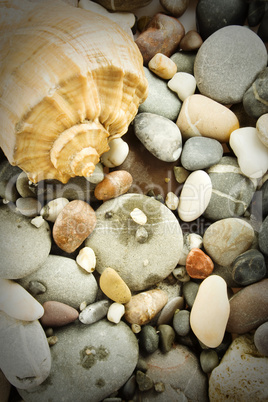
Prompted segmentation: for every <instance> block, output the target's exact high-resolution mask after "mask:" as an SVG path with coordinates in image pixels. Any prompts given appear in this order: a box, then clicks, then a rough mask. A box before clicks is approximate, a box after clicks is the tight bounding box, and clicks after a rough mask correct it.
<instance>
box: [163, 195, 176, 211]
mask: <svg viewBox="0 0 268 402" xmlns="http://www.w3.org/2000/svg"><path fill="white" fill-rule="evenodd" d="M165 204H166V206H167V207H168V208H169V209H171V210H172V211H175V210H176V209H177V208H178V205H179V198H178V197H177V196H176V194H175V193H173V192H172V191H169V192H168V193H167V195H166V198H165Z"/></svg>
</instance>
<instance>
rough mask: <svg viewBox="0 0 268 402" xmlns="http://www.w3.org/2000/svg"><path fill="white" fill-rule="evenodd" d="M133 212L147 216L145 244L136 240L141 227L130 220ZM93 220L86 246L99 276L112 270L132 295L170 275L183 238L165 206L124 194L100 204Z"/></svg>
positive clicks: (143, 197) (145, 197)
mask: <svg viewBox="0 0 268 402" xmlns="http://www.w3.org/2000/svg"><path fill="white" fill-rule="evenodd" d="M134 208H139V209H140V210H141V211H143V212H144V213H145V215H146V216H147V223H146V224H145V225H143V227H144V228H145V229H146V230H147V232H148V240H147V241H146V242H144V243H140V242H139V241H137V239H136V231H137V229H138V227H139V226H140V225H138V224H137V223H136V222H134V221H133V219H132V218H131V216H130V213H131V211H133V209H134ZM96 216H97V225H96V227H95V229H94V231H93V233H92V234H91V235H90V236H89V237H88V239H87V240H86V242H85V243H86V246H88V247H91V248H92V249H93V250H94V252H95V254H96V261H97V264H96V270H97V271H98V272H99V273H100V274H101V273H102V272H103V271H104V269H105V268H106V267H107V266H108V267H111V268H113V269H114V270H116V271H117V272H118V273H119V275H120V276H121V278H122V279H123V280H124V281H125V283H126V284H127V285H128V287H129V288H130V290H131V291H132V290H144V289H148V288H149V287H150V286H152V285H154V284H156V283H157V282H159V281H161V280H163V279H164V278H166V277H167V276H168V275H169V274H170V273H171V272H172V271H173V269H174V268H175V266H176V264H177V262H178V260H179V257H180V254H181V251H182V247H183V236H182V231H181V228H180V225H179V222H178V220H177V219H176V217H175V215H174V214H173V212H172V211H171V210H170V209H168V208H167V207H166V206H165V205H163V204H162V203H160V202H159V201H156V200H155V199H153V198H152V197H148V196H146V195H142V194H124V195H122V196H120V197H117V198H116V199H114V200H110V201H106V202H105V203H103V204H102V205H101V206H100V207H99V208H98V209H97V210H96ZM163 233H165V236H163ZM167 250H169V252H168V254H167Z"/></svg>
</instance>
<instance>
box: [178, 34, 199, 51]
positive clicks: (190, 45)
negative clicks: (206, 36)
mask: <svg viewBox="0 0 268 402" xmlns="http://www.w3.org/2000/svg"><path fill="white" fill-rule="evenodd" d="M202 43H203V39H202V38H201V36H200V35H199V33H198V32H196V31H194V30H191V31H188V32H187V33H186V34H185V36H184V37H183V38H182V40H181V41H180V48H181V50H183V51H188V52H189V51H192V50H197V49H199V48H200V46H201V45H202Z"/></svg>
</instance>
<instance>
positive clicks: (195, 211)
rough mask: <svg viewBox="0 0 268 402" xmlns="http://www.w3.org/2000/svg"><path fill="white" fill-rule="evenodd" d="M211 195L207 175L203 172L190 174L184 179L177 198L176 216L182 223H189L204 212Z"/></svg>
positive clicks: (198, 171) (209, 181) (210, 185)
mask: <svg viewBox="0 0 268 402" xmlns="http://www.w3.org/2000/svg"><path fill="white" fill-rule="evenodd" d="M211 193H212V184H211V180H210V177H209V175H208V174H207V173H206V172H205V171H204V170H196V171H194V172H192V173H191V174H190V175H189V176H188V177H187V179H186V181H185V183H184V185H183V188H182V191H181V193H180V198H179V206H178V214H179V217H180V219H182V220H183V221H184V222H191V221H193V220H195V219H197V218H199V216H200V215H202V213H203V212H204V211H205V209H206V208H207V206H208V203H209V200H210V197H211Z"/></svg>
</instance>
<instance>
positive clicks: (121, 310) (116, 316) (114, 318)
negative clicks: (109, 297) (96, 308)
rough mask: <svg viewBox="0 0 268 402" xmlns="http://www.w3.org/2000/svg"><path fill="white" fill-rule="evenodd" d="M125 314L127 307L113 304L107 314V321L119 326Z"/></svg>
mask: <svg viewBox="0 0 268 402" xmlns="http://www.w3.org/2000/svg"><path fill="white" fill-rule="evenodd" d="M124 314H125V307H124V305H123V304H121V303H112V304H111V305H110V307H109V310H108V313H107V319H108V320H109V321H111V322H113V323H115V324H118V323H119V322H120V320H121V318H122V317H123V315H124Z"/></svg>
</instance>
